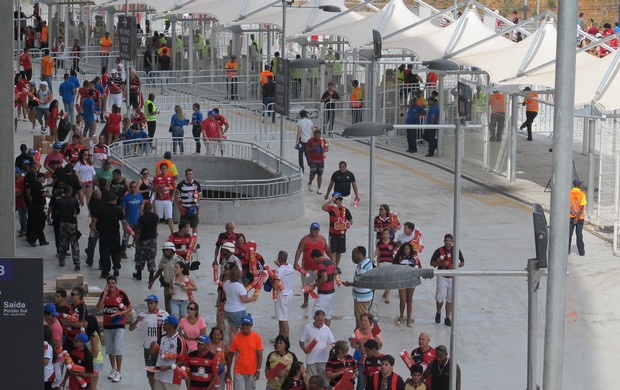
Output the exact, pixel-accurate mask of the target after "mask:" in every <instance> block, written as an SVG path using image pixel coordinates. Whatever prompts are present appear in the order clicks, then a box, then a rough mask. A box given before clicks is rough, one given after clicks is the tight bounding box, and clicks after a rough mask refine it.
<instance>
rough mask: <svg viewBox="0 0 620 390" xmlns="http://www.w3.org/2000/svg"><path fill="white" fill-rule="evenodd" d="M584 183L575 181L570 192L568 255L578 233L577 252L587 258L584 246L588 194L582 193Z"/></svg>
mask: <svg viewBox="0 0 620 390" xmlns="http://www.w3.org/2000/svg"><path fill="white" fill-rule="evenodd" d="M582 188H583V182H582V181H581V180H579V179H575V180H573V189H572V190H570V235H569V236H568V254H570V247H571V243H572V240H573V232H575V231H576V232H577V250H578V251H579V256H585V254H586V248H585V245H584V244H583V223H584V221H585V218H586V204H588V201H587V200H586V194H585V193H584V192H583V191H582Z"/></svg>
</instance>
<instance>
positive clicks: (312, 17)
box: [238, 0, 364, 36]
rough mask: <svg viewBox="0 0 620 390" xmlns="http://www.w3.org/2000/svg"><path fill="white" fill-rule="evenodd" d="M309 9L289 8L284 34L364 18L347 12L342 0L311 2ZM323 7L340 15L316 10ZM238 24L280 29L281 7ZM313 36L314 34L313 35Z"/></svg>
mask: <svg viewBox="0 0 620 390" xmlns="http://www.w3.org/2000/svg"><path fill="white" fill-rule="evenodd" d="M306 4H307V5H308V6H310V7H314V8H309V7H295V6H293V7H290V8H288V10H287V12H286V34H287V35H289V36H292V35H297V34H301V33H303V32H305V31H306V30H309V29H311V28H312V27H313V26H315V25H317V24H319V23H322V22H325V21H328V20H331V22H328V23H332V22H335V23H336V22H337V23H340V24H348V23H354V22H357V21H360V20H361V19H363V18H364V17H363V16H361V15H360V14H358V13H356V12H347V13H345V12H344V11H346V10H347V8H346V7H345V5H344V0H313V1H310V2H308V3H306ZM323 5H332V6H336V7H339V8H340V9H341V11H342V13H333V12H323V11H322V10H320V9H318V8H316V7H318V6H323ZM238 24H271V25H274V26H278V27H282V7H270V8H267V9H265V10H263V11H260V12H257V13H256V14H254V15H250V16H248V17H247V18H243V19H242V20H240V21H239V22H238ZM313 35H314V33H313Z"/></svg>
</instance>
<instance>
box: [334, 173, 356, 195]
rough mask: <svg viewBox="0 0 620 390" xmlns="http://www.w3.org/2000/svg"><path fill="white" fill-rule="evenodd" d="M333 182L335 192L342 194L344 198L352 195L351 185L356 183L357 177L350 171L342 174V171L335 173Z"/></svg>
mask: <svg viewBox="0 0 620 390" xmlns="http://www.w3.org/2000/svg"><path fill="white" fill-rule="evenodd" d="M331 181H333V182H334V192H340V193H341V194H342V196H349V195H351V183H353V182H355V175H354V174H353V173H351V172H349V171H346V172H345V173H342V172H340V169H339V170H337V171H336V172H334V174H333V175H332V178H331Z"/></svg>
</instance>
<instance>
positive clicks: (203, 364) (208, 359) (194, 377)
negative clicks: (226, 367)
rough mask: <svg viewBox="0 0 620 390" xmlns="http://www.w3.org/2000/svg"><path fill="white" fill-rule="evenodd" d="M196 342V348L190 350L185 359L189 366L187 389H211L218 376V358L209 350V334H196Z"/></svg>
mask: <svg viewBox="0 0 620 390" xmlns="http://www.w3.org/2000/svg"><path fill="white" fill-rule="evenodd" d="M196 342H197V343H198V349H197V350H196V351H192V352H190V353H189V358H188V360H187V365H188V367H189V377H188V378H187V383H188V387H189V390H201V389H206V390H212V389H213V387H215V386H214V385H215V383H216V382H217V378H218V376H219V365H218V359H217V357H216V356H215V354H214V353H213V352H211V351H210V350H209V343H210V342H211V340H210V339H209V336H207V335H201V336H198V338H197V339H196Z"/></svg>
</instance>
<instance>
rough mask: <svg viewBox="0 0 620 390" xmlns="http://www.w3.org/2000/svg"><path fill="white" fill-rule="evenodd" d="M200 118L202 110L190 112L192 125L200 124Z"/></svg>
mask: <svg viewBox="0 0 620 390" xmlns="http://www.w3.org/2000/svg"><path fill="white" fill-rule="evenodd" d="M202 120H203V116H202V112H200V111H194V113H193V114H192V125H194V126H201V125H202Z"/></svg>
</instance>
